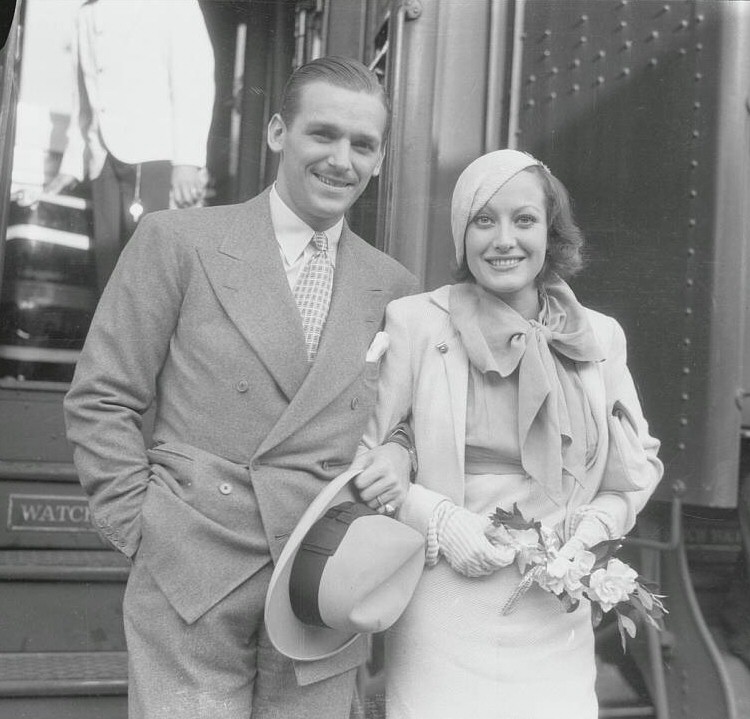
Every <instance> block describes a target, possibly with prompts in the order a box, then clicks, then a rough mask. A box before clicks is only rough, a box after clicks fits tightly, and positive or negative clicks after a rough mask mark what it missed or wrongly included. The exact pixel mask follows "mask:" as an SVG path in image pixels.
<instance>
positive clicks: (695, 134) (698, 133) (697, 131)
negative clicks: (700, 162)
mask: <svg viewBox="0 0 750 719" xmlns="http://www.w3.org/2000/svg"><path fill="white" fill-rule="evenodd" d="M700 136H701V133H700V131H699V130H693V137H700Z"/></svg>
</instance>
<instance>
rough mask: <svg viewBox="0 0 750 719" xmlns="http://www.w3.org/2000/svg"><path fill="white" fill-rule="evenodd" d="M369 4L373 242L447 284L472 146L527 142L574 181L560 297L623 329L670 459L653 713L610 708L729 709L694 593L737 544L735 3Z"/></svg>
mask: <svg viewBox="0 0 750 719" xmlns="http://www.w3.org/2000/svg"><path fill="white" fill-rule="evenodd" d="M367 4H368V6H369V7H370V9H371V10H372V12H375V13H377V12H382V15H383V17H384V18H385V20H387V22H384V25H383V27H384V29H383V30H379V32H381V33H382V34H383V35H385V36H386V42H385V43H384V46H385V47H386V55H387V62H386V75H387V79H388V85H389V89H390V91H391V93H392V101H393V104H394V123H393V130H392V137H391V141H390V155H389V158H388V163H387V165H386V167H385V172H384V176H383V177H382V178H381V200H382V201H381V203H380V205H379V208H378V213H377V222H378V242H379V244H380V245H381V246H382V247H385V248H386V249H387V250H388V251H389V252H390V253H391V254H393V255H394V256H395V257H397V258H398V259H400V260H401V261H402V262H403V263H404V264H406V265H407V266H408V267H409V268H410V269H411V270H412V271H413V272H415V273H416V274H417V275H418V276H420V277H421V278H422V280H423V282H424V285H425V287H426V288H427V289H432V288H434V287H437V286H439V285H441V284H444V283H445V282H449V281H450V270H451V256H452V253H453V244H452V240H451V237H450V222H449V213H450V196H451V192H452V187H453V185H454V183H455V180H456V178H457V177H458V174H459V173H460V171H461V170H462V169H463V168H464V167H465V166H466V165H467V164H468V163H469V162H470V161H471V160H473V159H474V158H475V157H477V156H478V155H480V154H482V153H483V152H487V151H489V150H493V149H497V148H499V147H506V146H510V147H516V148H518V149H521V150H527V151H529V152H532V153H533V154H535V155H537V156H539V157H541V158H542V159H543V160H545V161H546V162H548V164H550V166H551V167H552V168H553V171H555V172H556V174H558V175H559V176H560V177H561V179H562V180H563V181H564V182H565V183H566V184H567V186H568V187H569V188H570V190H571V194H572V196H573V198H574V200H575V210H576V214H577V217H578V219H579V220H580V223H581V225H582V227H583V229H584V231H585V232H586V234H587V237H589V239H590V245H591V262H590V266H589V269H588V271H587V272H585V273H584V274H583V275H582V276H581V278H580V279H576V281H575V283H574V284H575V289H576V290H577V292H578V293H579V294H580V296H581V297H582V298H583V300H584V301H585V302H586V303H587V304H589V305H590V306H593V307H598V308H599V309H601V310H603V311H605V312H609V313H611V314H613V315H615V316H616V317H618V318H619V319H620V320H621V321H622V323H623V324H624V325H625V329H626V332H627V335H628V340H629V362H630V364H631V367H632V369H633V372H634V375H635V377H636V380H637V383H638V384H639V387H640V389H641V392H642V396H643V403H644V407H645V410H646V415H647V416H648V417H649V418H650V422H651V425H652V428H653V431H654V434H655V435H656V436H658V437H660V438H661V439H662V441H663V449H662V457H663V459H664V460H665V464H666V466H667V474H666V477H665V479H664V481H663V483H662V486H661V489H660V494H659V495H658V497H657V499H656V500H655V501H654V502H653V503H652V505H651V506H650V508H649V511H648V513H646V514H645V515H644V516H643V519H642V521H641V522H640V523H639V531H640V534H641V545H640V549H637V550H636V549H635V548H634V551H641V550H643V551H644V558H643V562H644V565H645V566H646V568H647V571H650V572H651V573H653V574H654V576H660V577H661V580H662V582H663V584H664V588H665V591H666V592H667V593H668V594H669V595H670V600H671V602H672V607H673V609H672V614H671V615H670V617H669V619H668V630H669V631H668V632H666V633H664V634H662V635H660V636H658V637H655V636H651V637H650V638H649V639H648V641H647V642H646V643H645V645H644V646H642V647H641V648H640V649H636V650H635V652H634V654H635V655H637V656H638V655H640V656H639V663H640V664H641V666H642V667H643V669H644V671H643V674H644V675H645V676H646V678H647V682H648V683H649V684H650V686H649V689H650V690H651V694H652V705H651V706H642V707H640V708H638V709H637V710H636V709H634V708H633V707H629V708H627V709H626V708H622V709H621V711H622V712H624V713H627V712H628V711H630V712H633V711H639V712H643V715H644V716H645V715H656V716H659V717H666V716H670V717H696V718H697V717H707V716H716V717H733V716H736V713H735V708H734V704H733V699H732V696H731V691H730V687H729V677H728V673H727V668H726V666H725V662H724V660H723V659H722V658H721V656H720V654H719V650H718V648H717V646H716V643H715V642H714V640H713V638H712V635H711V632H710V631H709V628H708V626H707V624H706V617H705V616H704V614H703V611H702V609H706V610H708V609H710V605H713V606H715V605H716V603H717V602H718V603H721V601H722V600H721V597H722V594H721V592H722V588H721V585H717V586H716V587H715V590H714V591H712V592H707V591H705V589H706V587H705V585H703V587H701V584H702V583H703V581H704V579H703V576H702V574H701V573H700V569H701V568H706V567H707V565H711V567H712V570H715V571H717V572H720V571H724V576H725V578H728V577H729V576H730V575H731V573H732V570H733V558H734V557H736V556H737V554H738V551H739V533H738V531H737V527H736V511H735V508H736V505H737V484H738V476H739V473H740V468H739V458H740V449H741V445H740V438H741V433H742V429H741V427H742V411H743V399H742V398H743V389H742V388H743V386H744V387H745V390H744V392H745V394H744V396H746V388H747V384H746V381H745V380H746V377H747V372H748V369H747V367H748V366H749V364H750V363H748V361H747V358H745V360H744V362H745V369H744V372H745V377H744V378H743V351H745V350H743V346H744V343H745V339H744V329H745V322H746V314H745V312H746V311H745V309H744V308H745V306H746V303H747V297H748V295H747V291H748V290H747V287H748V283H747V246H748V245H747V230H746V228H747V226H748V216H747V212H748V209H747V208H748V205H747V201H746V198H747V189H748V172H749V169H750V162H748V160H749V155H748V150H749V149H750V147H749V145H748V114H747V106H746V102H747V97H748V85H749V82H748V73H747V67H749V66H750V62H749V60H750V58H748V57H747V49H748V47H750V42H748V31H749V29H750V18H748V9H749V8H748V6H747V4H746V3H713V2H704V1H702V0H689V1H687V2H679V3H657V2H627V0H568V1H566V2H558V1H557V0H549V1H547V0H528V1H525V0H515V1H514V0H477V1H476V2H472V3H466V2H461V1H460V0H455V1H453V0H440V2H437V0H435V1H430V0H423V1H419V0H401V1H399V2H393V3H390V4H388V3H378V2H372V3H367ZM374 37H375V36H374V35H371V36H370V39H371V40H372V39H373V38H374ZM743 381H745V383H744V385H743ZM744 411H745V417H747V411H748V403H747V400H745V401H744ZM682 503H684V505H685V506H684V508H681V506H682ZM685 539H687V540H689V541H688V545H687V548H688V550H689V556H690V564H688V555H687V553H686V551H685V549H686V543H685ZM647 546H648V549H645V547H647ZM699 565H700V566H699ZM722 567H723V568H724V569H723V570H722ZM696 587H698V588H700V589H702V591H701V592H700V597H698V596H697V595H696V591H695V589H696ZM698 598H700V600H701V602H700V604H699V602H698ZM714 618H715V615H714ZM654 668H655V671H652V670H654ZM661 668H663V671H662V670H661ZM607 711H608V710H607V709H604V710H603V712H604V713H603V715H608V714H607ZM611 711H612V712H614V713H612V714H611V715H612V716H614V715H616V712H617V711H619V710H618V709H617V708H614V707H612V708H611ZM633 715H635V714H633ZM638 715H640V714H638Z"/></svg>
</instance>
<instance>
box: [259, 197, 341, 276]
mask: <svg viewBox="0 0 750 719" xmlns="http://www.w3.org/2000/svg"><path fill="white" fill-rule="evenodd" d="M268 199H269V201H270V203H271V225H273V231H274V234H275V235H276V241H277V242H278V243H279V252H280V253H281V261H282V263H283V265H284V271H285V272H286V278H287V280H288V281H289V287H291V288H294V283H295V282H296V281H297V278H298V277H299V273H300V272H301V271H302V268H303V267H304V266H305V264H306V263H307V261H308V260H309V259H310V257H311V256H312V254H313V253H314V252H315V246H314V245H313V243H312V238H313V235H314V234H315V230H313V228H312V227H310V225H308V224H307V223H306V222H304V221H303V220H301V219H300V218H299V217H297V215H296V214H295V213H294V211H293V210H292V209H291V208H290V207H289V205H287V204H286V203H285V202H284V200H282V199H281V196H280V195H279V193H278V192H277V190H276V185H275V184H274V186H273V187H272V188H271V194H270V196H269V198H268ZM343 227H344V218H343V217H342V218H341V219H340V220H339V221H338V222H337V223H336V224H335V225H334V226H333V227H329V228H328V229H327V230H326V231H325V235H326V237H327V238H328V257H329V258H330V260H331V264H332V265H333V266H334V268H335V267H336V252H337V250H338V246H339V240H340V239H341V230H342V229H343Z"/></svg>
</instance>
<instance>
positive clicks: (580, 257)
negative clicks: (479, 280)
mask: <svg viewBox="0 0 750 719" xmlns="http://www.w3.org/2000/svg"><path fill="white" fill-rule="evenodd" d="M522 172H531V173H533V174H534V175H536V176H537V177H538V178H539V180H540V181H541V183H542V189H543V191H544V196H545V198H546V201H547V208H546V209H547V257H546V259H545V261H544V266H543V267H542V271H541V272H540V273H539V275H538V276H537V282H538V283H539V284H541V285H544V284H545V283H546V282H548V281H550V280H551V279H553V278H554V277H555V276H557V277H561V278H562V279H564V280H568V279H570V278H571V277H573V276H574V275H576V274H577V273H578V272H579V271H580V270H581V269H582V268H583V267H584V265H585V263H586V261H585V256H584V239H583V233H582V232H581V230H580V228H579V227H578V225H577V224H576V223H575V220H574V219H573V210H572V208H571V205H570V195H569V194H568V191H567V189H566V188H565V185H563V183H562V182H560V180H558V179H557V178H556V177H555V176H554V175H553V174H552V173H551V172H549V170H547V169H546V168H544V167H541V166H539V165H536V166H533V167H527V168H526V169H525V170H522ZM480 209H481V208H480ZM472 219H473V218H472ZM454 278H455V279H456V280H457V281H459V282H467V281H468V282H472V281H473V280H474V276H473V275H472V274H471V271H470V270H469V265H468V264H467V262H466V253H465V252H464V259H463V261H462V263H461V265H460V267H458V269H457V270H456V271H455V272H454Z"/></svg>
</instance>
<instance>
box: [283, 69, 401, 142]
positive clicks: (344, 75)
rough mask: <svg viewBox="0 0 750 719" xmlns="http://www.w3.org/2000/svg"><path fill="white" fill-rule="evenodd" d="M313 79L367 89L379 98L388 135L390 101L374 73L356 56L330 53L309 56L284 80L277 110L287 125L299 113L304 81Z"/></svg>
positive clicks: (362, 89)
mask: <svg viewBox="0 0 750 719" xmlns="http://www.w3.org/2000/svg"><path fill="white" fill-rule="evenodd" d="M315 82H326V83H328V84H329V85H335V86H336V87H341V88H344V89H345V90H352V91H353V92H366V93H369V94H370V95H375V96H377V97H379V98H380V101H381V102H382V103H383V107H384V108H385V111H386V121H385V130H384V132H383V139H384V140H385V138H386V137H387V136H388V130H389V129H390V123H391V103H390V101H389V99H388V95H387V93H386V91H385V89H384V88H383V86H382V85H381V84H380V82H379V81H378V77H377V75H376V74H375V73H374V72H372V70H370V69H369V68H368V67H367V66H366V65H363V64H362V63H361V62H359V60H353V59H352V58H348V57H339V56H337V55H329V56H328V57H319V58H317V59H316V60H311V61H310V62H307V63H305V64H304V65H302V66H301V67H299V68H297V69H296V70H295V71H294V72H293V73H292V75H291V77H290V78H289V79H288V80H287V81H286V85H284V92H283V93H282V95H281V109H280V110H279V114H280V115H281V119H282V120H284V123H285V124H286V125H287V126H289V125H291V124H292V122H294V118H295V117H296V116H297V114H298V113H299V106H300V98H301V96H302V90H303V88H304V87H305V86H306V85H311V84H313V83H315Z"/></svg>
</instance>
